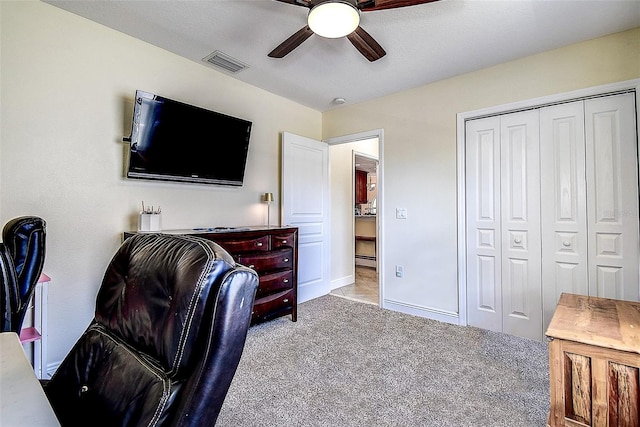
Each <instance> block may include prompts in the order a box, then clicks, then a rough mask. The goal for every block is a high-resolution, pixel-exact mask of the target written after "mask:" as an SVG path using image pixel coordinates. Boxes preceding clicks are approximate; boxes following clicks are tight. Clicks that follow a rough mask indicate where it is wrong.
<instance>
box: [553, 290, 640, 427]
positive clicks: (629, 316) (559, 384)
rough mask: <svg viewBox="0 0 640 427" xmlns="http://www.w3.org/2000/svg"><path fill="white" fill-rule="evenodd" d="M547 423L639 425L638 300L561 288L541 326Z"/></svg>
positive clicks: (631, 426) (639, 348)
mask: <svg viewBox="0 0 640 427" xmlns="http://www.w3.org/2000/svg"><path fill="white" fill-rule="evenodd" d="M546 335H547V337H548V338H549V339H550V340H551V342H550V343H549V365H550V366H549V368H550V375H549V382H550V384H551V411H550V414H549V420H548V423H547V424H548V426H550V427H560V426H591V427H599V426H607V427H637V426H640V412H639V411H640V410H639V409H638V408H639V406H640V384H639V383H640V376H639V372H640V303H639V302H632V301H620V300H614V299H607V298H597V297H590V296H584V295H574V294H567V293H563V294H562V295H561V296H560V300H559V301H558V305H557V307H556V311H555V313H554V315H553V318H552V319H551V323H550V324H549V329H547V332H546Z"/></svg>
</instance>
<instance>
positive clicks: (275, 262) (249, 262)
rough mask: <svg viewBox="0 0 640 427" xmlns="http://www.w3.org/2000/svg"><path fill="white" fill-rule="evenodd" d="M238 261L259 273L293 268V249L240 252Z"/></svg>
mask: <svg viewBox="0 0 640 427" xmlns="http://www.w3.org/2000/svg"><path fill="white" fill-rule="evenodd" d="M237 259H238V262H239V263H240V264H242V265H245V266H247V267H249V268H252V269H254V270H255V271H257V272H258V273H264V272H267V271H271V270H282V269H287V268H288V269H291V268H293V249H291V248H284V249H278V250H275V251H271V252H265V253H251V254H239V255H238V258H237Z"/></svg>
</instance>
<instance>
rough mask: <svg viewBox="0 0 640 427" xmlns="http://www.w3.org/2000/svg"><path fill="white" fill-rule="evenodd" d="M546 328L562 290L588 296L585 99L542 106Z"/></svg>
mask: <svg viewBox="0 0 640 427" xmlns="http://www.w3.org/2000/svg"><path fill="white" fill-rule="evenodd" d="M540 176H541V185H540V187H541V190H540V192H541V196H542V197H541V200H540V207H541V219H542V254H543V256H542V282H543V283H544V286H543V289H542V293H543V329H544V330H545V331H546V329H547V327H548V326H549V322H551V317H553V313H554V311H555V308H556V305H557V303H558V299H559V298H560V294H562V293H563V292H567V293H573V294H581V295H588V294H589V288H588V284H589V280H588V276H587V240H588V234H587V201H586V198H587V189H586V177H585V144H584V103H583V101H576V102H571V103H566V104H560V105H555V106H551V107H545V108H542V109H540Z"/></svg>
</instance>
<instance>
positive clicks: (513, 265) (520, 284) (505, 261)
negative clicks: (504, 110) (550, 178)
mask: <svg viewBox="0 0 640 427" xmlns="http://www.w3.org/2000/svg"><path fill="white" fill-rule="evenodd" d="M538 115H539V113H538V111H537V110H533V111H523V112H519V113H512V114H506V115H504V116H502V117H500V166H501V171H500V175H501V180H500V187H501V188H500V205H501V211H502V215H501V217H502V224H501V234H502V310H503V319H502V330H503V332H506V333H508V334H511V335H517V336H520V337H526V338H531V339H536V340H539V339H541V338H542V282H541V271H540V270H541V242H540V159H539V156H540V144H539V134H540V125H539V120H538Z"/></svg>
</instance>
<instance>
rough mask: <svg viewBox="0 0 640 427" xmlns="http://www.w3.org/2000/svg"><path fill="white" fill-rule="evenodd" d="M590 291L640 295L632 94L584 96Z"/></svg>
mask: <svg viewBox="0 0 640 427" xmlns="http://www.w3.org/2000/svg"><path fill="white" fill-rule="evenodd" d="M585 133H586V135H585V136H586V164H587V188H588V197H587V213H588V221H589V223H588V228H589V294H590V295H594V296H599V297H605V298H615V299H626V300H635V301H637V300H638V299H640V298H639V297H640V295H639V289H638V287H639V286H638V165H637V148H636V147H637V145H636V144H637V139H636V123H635V96H634V95H633V94H623V95H616V96H609V97H603V98H596V99H591V100H587V101H585Z"/></svg>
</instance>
